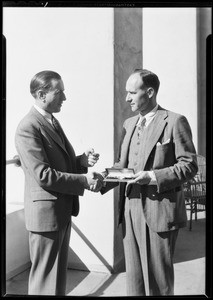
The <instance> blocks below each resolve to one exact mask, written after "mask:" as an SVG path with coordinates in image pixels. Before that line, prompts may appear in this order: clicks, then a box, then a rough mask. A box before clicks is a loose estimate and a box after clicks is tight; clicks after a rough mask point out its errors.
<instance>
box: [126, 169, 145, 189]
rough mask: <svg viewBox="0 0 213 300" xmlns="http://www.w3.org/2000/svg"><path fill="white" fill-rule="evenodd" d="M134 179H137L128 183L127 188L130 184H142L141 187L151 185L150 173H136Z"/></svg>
mask: <svg viewBox="0 0 213 300" xmlns="http://www.w3.org/2000/svg"><path fill="white" fill-rule="evenodd" d="M133 178H135V179H131V180H129V181H128V184H127V187H128V186H129V185H130V184H135V183H137V184H140V185H144V184H149V183H150V181H151V177H150V175H149V172H147V171H140V172H138V173H136V174H135V175H134V176H133Z"/></svg>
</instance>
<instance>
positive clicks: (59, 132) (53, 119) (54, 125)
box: [52, 116, 64, 143]
mask: <svg viewBox="0 0 213 300" xmlns="http://www.w3.org/2000/svg"><path fill="white" fill-rule="evenodd" d="M52 124H53V128H54V129H55V131H56V132H57V133H58V135H59V136H60V138H61V140H62V143H64V137H63V133H62V130H61V127H60V125H59V123H58V121H57V120H56V119H55V118H54V117H53V116H52Z"/></svg>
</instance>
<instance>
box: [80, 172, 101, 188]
mask: <svg viewBox="0 0 213 300" xmlns="http://www.w3.org/2000/svg"><path fill="white" fill-rule="evenodd" d="M84 176H85V177H86V184H85V188H86V189H88V190H90V191H92V192H95V193H98V192H99V191H100V190H101V188H102V186H104V177H103V176H102V175H101V174H100V173H97V172H91V173H89V174H86V175H84Z"/></svg>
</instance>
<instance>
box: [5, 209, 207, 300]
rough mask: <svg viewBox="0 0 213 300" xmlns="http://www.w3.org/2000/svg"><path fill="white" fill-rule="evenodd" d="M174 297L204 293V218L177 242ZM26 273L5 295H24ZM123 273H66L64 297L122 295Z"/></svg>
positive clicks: (184, 231) (9, 281)
mask: <svg viewBox="0 0 213 300" xmlns="http://www.w3.org/2000/svg"><path fill="white" fill-rule="evenodd" d="M174 269H175V295H204V294H205V218H202V215H199V220H198V221H197V222H193V229H192V231H189V229H188V228H184V229H182V230H181V231H180V233H179V237H178V240H177V246H176V251H175V260H174ZM28 274H29V270H27V271H25V272H23V273H21V274H19V275H18V276H16V277H14V278H12V279H10V280H8V281H7V283H6V291H7V294H12V295H14V294H15V295H26V294H27V279H28ZM125 285H126V283H125V272H122V273H118V274H108V273H98V272H85V271H78V270H68V280H67V296H99V297H101V296H109V297H112V296H125V295H126V288H125Z"/></svg>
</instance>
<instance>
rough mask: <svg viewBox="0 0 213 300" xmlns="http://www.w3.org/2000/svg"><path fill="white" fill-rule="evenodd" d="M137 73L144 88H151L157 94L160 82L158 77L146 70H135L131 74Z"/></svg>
mask: <svg viewBox="0 0 213 300" xmlns="http://www.w3.org/2000/svg"><path fill="white" fill-rule="evenodd" d="M135 73H138V74H139V75H140V77H141V79H142V80H143V83H144V85H145V86H146V87H152V88H153V89H154V90H155V92H156V94H157V92H158V89H159V86H160V81H159V79H158V76H157V75H156V74H154V73H153V72H151V71H149V70H146V69H135V70H134V71H133V73H132V74H135Z"/></svg>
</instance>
